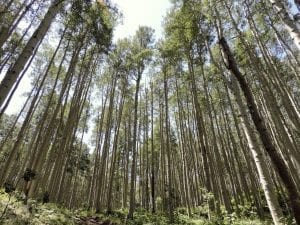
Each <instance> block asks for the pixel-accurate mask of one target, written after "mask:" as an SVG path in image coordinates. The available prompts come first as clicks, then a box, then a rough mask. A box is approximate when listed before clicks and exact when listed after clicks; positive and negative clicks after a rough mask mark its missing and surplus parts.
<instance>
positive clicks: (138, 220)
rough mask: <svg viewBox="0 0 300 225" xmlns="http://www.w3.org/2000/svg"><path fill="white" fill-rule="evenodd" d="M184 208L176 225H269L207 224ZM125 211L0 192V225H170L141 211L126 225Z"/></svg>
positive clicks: (258, 224) (256, 224)
mask: <svg viewBox="0 0 300 225" xmlns="http://www.w3.org/2000/svg"><path fill="white" fill-rule="evenodd" d="M184 211H185V210H184V208H181V209H179V210H176V212H175V222H174V223H173V225H213V224H219V225H223V224H224V225H270V224H272V223H271V222H270V221H260V220H258V219H257V218H255V217H252V218H243V219H240V218H236V217H235V216H233V215H231V216H227V217H222V218H214V219H213V221H208V220H207V219H206V218H205V216H202V217H201V216H200V215H199V214H197V213H195V214H194V215H193V217H192V218H190V217H188V216H187V215H185V213H184ZM126 213H127V212H126V210H118V211H114V212H113V214H112V215H109V216H107V215H104V214H95V213H94V212H90V211H86V210H83V209H80V210H73V211H70V210H67V209H65V208H62V207H59V206H58V205H57V204H53V203H47V204H42V203H38V202H37V201H35V200H29V201H28V203H27V205H24V204H23V201H22V196H19V195H18V194H11V195H9V194H7V193H5V192H4V191H3V190H1V189H0V225H27V224H28V225H122V224H129V225H166V224H170V223H169V220H168V218H167V217H166V215H164V214H163V213H161V212H158V213H155V214H151V213H149V212H147V211H145V210H142V209H139V210H137V212H136V213H135V215H134V219H133V220H130V221H126Z"/></svg>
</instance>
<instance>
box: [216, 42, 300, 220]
mask: <svg viewBox="0 0 300 225" xmlns="http://www.w3.org/2000/svg"><path fill="white" fill-rule="evenodd" d="M219 43H220V45H221V47H222V50H223V54H224V58H225V63H226V67H227V69H228V70H230V71H231V72H232V74H233V75H234V76H235V77H236V79H237V81H238V82H239V84H240V87H241V89H242V91H243V94H244V96H245V99H246V101H247V105H248V108H249V112H250V114H251V117H252V120H253V122H254V124H255V127H256V129H257V131H258V133H259V135H260V138H261V141H262V143H263V145H264V148H265V150H266V152H267V153H268V154H269V156H270V158H271V160H272V162H273V164H274V166H275V168H276V169H277V172H278V174H279V176H280V178H281V180H282V181H283V183H284V185H285V187H286V189H287V191H288V195H289V200H290V203H291V208H292V210H293V214H294V217H295V219H296V221H297V223H298V224H300V196H299V193H298V191H297V187H296V185H295V183H294V181H293V179H292V177H291V175H290V173H289V170H288V168H287V166H286V165H285V162H284V160H283V159H282V158H281V156H280V154H279V152H278V151H277V149H276V148H275V146H274V144H273V143H272V139H271V137H270V134H269V132H268V130H267V128H266V125H265V123H264V121H263V119H262V117H261V116H260V114H259V112H258V108H257V105H256V103H255V101H254V97H253V94H252V92H251V90H250V88H249V86H248V84H247V82H246V80H245V78H244V76H243V75H242V73H241V72H240V70H239V68H238V65H237V63H236V61H235V58H234V56H233V54H232V53H231V50H230V48H229V46H228V44H227V41H226V40H225V38H224V37H221V38H220V40H219Z"/></svg>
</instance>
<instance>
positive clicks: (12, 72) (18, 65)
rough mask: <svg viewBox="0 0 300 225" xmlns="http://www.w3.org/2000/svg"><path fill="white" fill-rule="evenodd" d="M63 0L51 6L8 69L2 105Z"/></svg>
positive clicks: (0, 98)
mask: <svg viewBox="0 0 300 225" xmlns="http://www.w3.org/2000/svg"><path fill="white" fill-rule="evenodd" d="M62 2H63V1H62V0H55V1H54V2H53V3H52V4H51V6H50V7H49V9H48V11H47V13H46V15H45V17H44V19H43V20H42V22H41V23H40V25H39V27H38V28H37V29H36V30H35V32H34V33H33V34H32V36H31V38H30V39H29V41H28V42H27V44H26V46H25V47H24V49H23V51H22V53H21V54H20V55H19V57H18V59H17V60H16V62H15V63H14V65H13V66H12V67H11V68H10V69H9V70H8V71H7V73H6V74H5V76H4V78H3V80H2V81H1V84H0V107H1V106H2V105H3V103H4V102H5V99H6V97H7V96H8V94H9V92H10V91H11V89H12V87H13V86H14V84H15V83H16V81H17V79H18V77H19V75H20V73H21V72H22V70H23V68H24V66H25V65H26V63H27V62H28V60H29V59H30V58H31V56H32V53H33V52H34V50H35V48H36V47H37V46H38V43H39V42H40V41H41V40H42V39H43V38H44V37H45V35H46V33H47V31H48V29H49V27H50V25H51V23H52V21H53V20H54V18H55V16H56V15H57V13H58V12H59V11H60V9H61V8H62V7H63V5H64V4H63V3H62Z"/></svg>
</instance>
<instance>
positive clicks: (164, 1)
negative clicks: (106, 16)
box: [112, 0, 171, 40]
mask: <svg viewBox="0 0 300 225" xmlns="http://www.w3.org/2000/svg"><path fill="white" fill-rule="evenodd" d="M112 2H114V3H116V4H117V5H118V6H119V8H120V9H121V10H122V11H123V15H124V18H123V25H119V26H118V27H117V28H116V30H115V37H114V40H117V39H119V38H123V37H127V36H128V35H134V33H135V31H136V30H137V29H138V27H139V25H146V26H150V27H152V28H154V29H155V31H156V32H155V34H156V35H155V36H156V38H159V37H161V36H162V26H161V25H162V21H163V18H164V16H165V15H166V12H167V10H168V9H169V8H170V7H171V3H170V1H169V0H112Z"/></svg>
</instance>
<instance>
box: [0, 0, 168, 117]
mask: <svg viewBox="0 0 300 225" xmlns="http://www.w3.org/2000/svg"><path fill="white" fill-rule="evenodd" d="M111 1H112V2H113V3H115V4H116V5H117V6H118V8H119V9H120V10H121V12H122V14H123V19H122V23H121V24H119V25H118V26H117V27H116V28H115V32H114V39H113V41H116V40H118V39H121V38H124V37H128V36H133V35H134V34H135V32H136V30H137V29H138V27H139V26H144V25H145V26H150V27H152V28H153V29H154V30H155V37H156V38H157V39H158V38H160V37H162V26H161V25H162V21H163V18H164V16H165V15H166V12H167V10H168V9H169V8H170V7H171V3H170V2H169V0H111ZM2 76H3V75H2ZM2 76H0V80H1V79H2ZM30 89H31V85H30V79H29V78H28V77H26V75H25V76H24V78H23V79H22V81H21V84H20V86H19V88H18V89H17V91H16V93H15V95H14V97H13V99H12V101H11V102H10V104H9V106H8V108H7V110H6V113H7V114H14V113H18V112H19V111H20V110H21V108H22V106H23V104H24V102H25V100H26V99H25V97H24V96H22V95H23V93H24V92H29V91H30Z"/></svg>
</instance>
